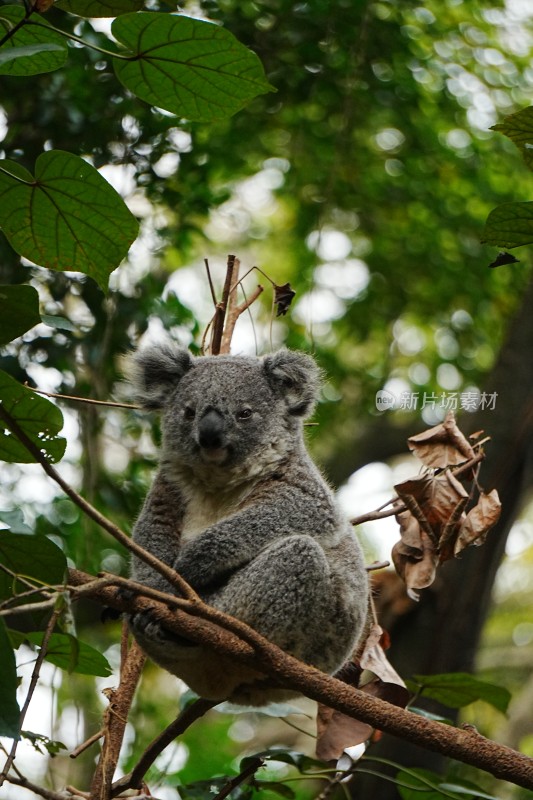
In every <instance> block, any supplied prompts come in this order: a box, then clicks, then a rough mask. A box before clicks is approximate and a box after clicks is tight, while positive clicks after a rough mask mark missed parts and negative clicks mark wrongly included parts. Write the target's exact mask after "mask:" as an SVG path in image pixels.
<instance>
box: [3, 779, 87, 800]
mask: <svg viewBox="0 0 533 800" xmlns="http://www.w3.org/2000/svg"><path fill="white" fill-rule="evenodd" d="M7 781H8V783H12V784H13V786H20V787H21V788H23V789H29V790H30V791H32V792H34V793H35V794H36V795H39V797H43V798H44V800H72V798H73V796H74V797H83V796H84V795H81V794H76V795H74V794H73V793H72V792H71V791H70V789H66V790H65V791H64V792H53V791H51V789H45V788H44V786H38V785H37V784H36V783H33V782H32V781H29V780H28V779H27V778H25V777H24V776H23V775H19V776H18V777H15V776H14V775H8V777H7Z"/></svg>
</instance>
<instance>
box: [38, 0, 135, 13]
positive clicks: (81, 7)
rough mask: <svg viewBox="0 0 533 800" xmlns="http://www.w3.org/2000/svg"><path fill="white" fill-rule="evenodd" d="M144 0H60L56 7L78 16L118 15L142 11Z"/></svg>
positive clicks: (55, 4)
mask: <svg viewBox="0 0 533 800" xmlns="http://www.w3.org/2000/svg"><path fill="white" fill-rule="evenodd" d="M143 5H144V0H59V2H58V3H54V7H55V8H60V9H61V10H62V11H68V12H69V14H76V15H77V16H78V17H118V16H119V15H120V14H126V13H128V12H129V11H140V9H141V8H142V7H143Z"/></svg>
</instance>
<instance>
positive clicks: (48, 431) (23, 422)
mask: <svg viewBox="0 0 533 800" xmlns="http://www.w3.org/2000/svg"><path fill="white" fill-rule="evenodd" d="M0 409H5V411H7V412H8V413H9V414H10V415H11V416H12V417H13V419H14V420H15V421H16V422H17V424H18V425H19V426H20V428H22V430H23V431H24V433H25V434H26V435H27V436H28V437H29V438H30V439H31V441H32V442H33V443H34V444H35V445H36V446H37V447H39V448H40V450H41V452H43V453H44V454H45V455H46V457H47V458H48V460H49V461H52V462H55V461H59V460H60V459H61V458H62V457H63V453H64V452H65V446H66V444H67V442H66V439H64V438H63V437H62V436H59V435H58V434H59V431H60V430H61V429H62V427H63V415H62V414H61V411H60V410H59V409H58V408H57V406H55V405H54V404H53V403H51V402H50V401H49V400H46V399H45V398H44V397H39V395H37V394H35V392H32V391H31V389H27V388H26V387H25V386H22V384H20V383H19V382H18V381H16V380H15V379H14V378H12V377H11V376H10V375H8V374H7V373H6V372H2V370H0ZM7 428H8V425H7V423H6V422H2V424H0V459H2V460H3V461H9V462H17V463H21V464H31V463H33V462H35V461H36V459H35V458H34V457H33V455H32V454H31V453H30V452H29V451H28V450H27V449H26V447H25V446H24V445H23V444H22V442H20V441H19V440H18V439H17V437H16V436H15V434H13V433H12V432H11V431H10V430H8V429H7Z"/></svg>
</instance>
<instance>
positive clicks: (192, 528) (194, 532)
mask: <svg viewBox="0 0 533 800" xmlns="http://www.w3.org/2000/svg"><path fill="white" fill-rule="evenodd" d="M252 489H253V485H252V486H250V485H247V486H244V487H240V488H239V491H236V490H235V489H234V490H233V491H231V492H230V493H222V492H220V493H218V494H216V493H215V494H213V493H206V492H203V491H202V490H201V489H193V488H191V489H190V490H189V492H188V493H187V495H188V496H187V509H186V511H185V516H184V518H183V529H182V532H181V541H182V542H183V543H185V542H190V541H191V539H195V538H196V537H197V536H199V535H200V534H201V533H203V531H205V529H206V528H209V527H211V525H216V523H217V522H220V520H222V519H225V518H226V517H229V516H230V515H231V514H233V513H235V512H236V511H237V510H238V507H239V505H240V503H241V502H242V501H243V500H244V499H245V497H246V496H247V495H248V494H249V493H250V492H251V490H252Z"/></svg>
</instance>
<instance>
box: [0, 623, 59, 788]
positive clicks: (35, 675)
mask: <svg viewBox="0 0 533 800" xmlns="http://www.w3.org/2000/svg"><path fill="white" fill-rule="evenodd" d="M60 615H61V610H60V609H56V611H54V612H53V614H52V615H51V617H50V619H49V621H48V624H47V626H46V629H45V631H44V635H43V639H42V642H41V648H40V650H39V655H38V656H37V658H36V660H35V664H34V666H33V671H32V674H31V678H30V685H29V687H28V693H27V694H26V699H25V700H24V704H23V706H22V708H21V710H20V722H19V730H22V726H23V724H24V719H25V717H26V714H27V713H28V708H29V705H30V703H31V700H32V697H33V694H34V692H35V689H36V688H37V682H38V680H39V675H40V673H41V667H42V664H43V661H44V659H45V656H46V652H47V650H48V642H49V641H50V637H51V635H52V633H53V631H54V628H55V625H56V622H57V620H58V619H59V617H60ZM19 741H20V739H14V740H13V744H12V746H11V750H10V751H9V755H8V757H7V759H6V763H5V764H4V768H3V770H2V772H1V773H0V786H2V784H3V783H4V781H5V779H6V778H7V774H8V772H9V770H10V769H11V766H12V764H13V761H14V760H15V756H16V754H17V748H18V743H19Z"/></svg>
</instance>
